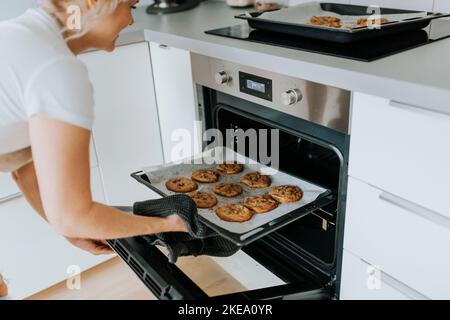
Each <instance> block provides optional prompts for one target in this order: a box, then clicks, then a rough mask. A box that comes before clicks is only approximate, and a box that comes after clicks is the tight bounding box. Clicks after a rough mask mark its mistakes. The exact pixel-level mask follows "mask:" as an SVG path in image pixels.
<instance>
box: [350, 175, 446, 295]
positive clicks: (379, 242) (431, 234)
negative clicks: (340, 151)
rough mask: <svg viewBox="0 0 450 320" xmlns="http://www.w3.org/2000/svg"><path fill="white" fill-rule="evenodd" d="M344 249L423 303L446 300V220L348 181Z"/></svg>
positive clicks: (369, 187) (394, 197)
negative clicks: (419, 295) (418, 295)
mask: <svg viewBox="0 0 450 320" xmlns="http://www.w3.org/2000/svg"><path fill="white" fill-rule="evenodd" d="M408 206H409V207H410V208H408ZM344 248H345V249H346V250H348V251H350V252H353V253H355V254H356V255H357V256H359V257H362V258H363V259H364V260H366V261H368V262H370V263H371V264H373V265H376V266H379V268H380V269H382V270H383V271H385V272H386V273H388V274H389V275H391V276H392V277H394V278H396V279H398V280H399V281H402V282H403V283H405V284H407V285H408V286H410V287H412V288H413V289H415V290H417V291H418V292H420V293H422V294H423V295H425V296H427V297H429V298H433V299H443V298H446V299H448V298H450V290H449V288H450V254H449V249H450V219H448V218H447V217H444V216H442V215H436V214H434V213H433V212H430V211H427V210H426V209H423V208H422V207H420V206H416V205H415V204H411V203H410V202H407V201H404V200H402V199H400V198H398V197H396V196H393V195H391V194H388V193H385V192H383V191H380V190H378V189H375V188H373V187H371V186H369V185H367V184H365V183H363V182H361V181H358V180H355V179H352V178H350V179H349V184H348V194H347V211H346V224H345V235H344Z"/></svg>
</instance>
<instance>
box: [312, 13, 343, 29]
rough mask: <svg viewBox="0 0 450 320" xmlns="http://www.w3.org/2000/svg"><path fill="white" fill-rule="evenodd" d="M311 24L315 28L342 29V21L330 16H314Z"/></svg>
mask: <svg viewBox="0 0 450 320" xmlns="http://www.w3.org/2000/svg"><path fill="white" fill-rule="evenodd" d="M309 22H310V23H311V24H312V25H313V26H320V27H329V28H340V27H341V19H339V18H336V17H330V16H312V17H311V19H310V20H309Z"/></svg>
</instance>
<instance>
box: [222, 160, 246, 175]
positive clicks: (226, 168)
mask: <svg viewBox="0 0 450 320" xmlns="http://www.w3.org/2000/svg"><path fill="white" fill-rule="evenodd" d="M217 170H218V171H220V172H222V173H223V174H237V173H240V172H242V170H244V165H243V164H242V163H238V162H236V161H225V162H224V163H221V164H219V165H218V166H217Z"/></svg>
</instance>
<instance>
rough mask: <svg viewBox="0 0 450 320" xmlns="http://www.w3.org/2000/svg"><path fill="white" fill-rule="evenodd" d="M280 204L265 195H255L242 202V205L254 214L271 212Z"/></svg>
mask: <svg viewBox="0 0 450 320" xmlns="http://www.w3.org/2000/svg"><path fill="white" fill-rule="evenodd" d="M279 204H280V203H279V202H278V201H277V200H275V199H274V198H272V197H271V196H269V195H268V194H265V195H256V196H251V197H246V198H245V200H244V205H245V206H246V207H248V208H250V209H252V210H253V211H255V212H256V213H265V212H269V211H272V210H273V209H275V208H276V207H278V205H279Z"/></svg>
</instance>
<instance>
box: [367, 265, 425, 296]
mask: <svg viewBox="0 0 450 320" xmlns="http://www.w3.org/2000/svg"><path fill="white" fill-rule="evenodd" d="M360 260H361V261H362V262H364V263H365V264H367V265H369V266H372V264H370V263H369V262H367V261H365V260H364V259H362V258H360ZM378 271H379V276H380V279H379V280H380V281H381V282H382V283H385V284H387V285H388V286H390V287H391V288H393V289H395V290H397V291H399V292H401V293H403V294H404V295H406V296H408V297H410V298H411V299H414V300H431V299H430V298H428V297H427V296H425V295H423V294H422V293H420V292H419V291H417V290H415V289H413V288H411V287H410V286H408V285H406V284H404V283H403V282H401V281H400V280H397V279H395V278H393V277H391V276H390V275H389V274H387V273H386V272H384V271H382V270H380V269H378Z"/></svg>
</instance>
